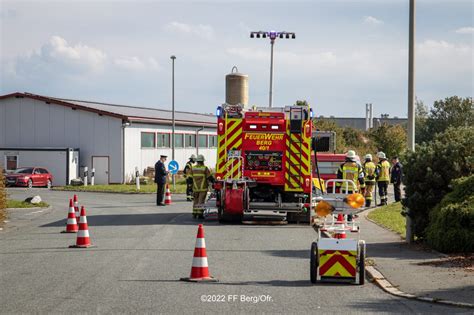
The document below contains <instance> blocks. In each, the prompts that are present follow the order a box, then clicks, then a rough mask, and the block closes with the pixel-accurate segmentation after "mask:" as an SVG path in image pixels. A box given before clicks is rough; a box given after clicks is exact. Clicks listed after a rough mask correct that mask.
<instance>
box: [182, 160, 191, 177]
mask: <svg viewBox="0 0 474 315" xmlns="http://www.w3.org/2000/svg"><path fill="white" fill-rule="evenodd" d="M192 167H193V163H191V161H188V162H187V163H186V166H184V170H183V174H184V178H187V177H188V176H189V172H190V171H191V168H192Z"/></svg>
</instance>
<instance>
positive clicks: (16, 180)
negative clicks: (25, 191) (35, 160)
mask: <svg viewBox="0 0 474 315" xmlns="http://www.w3.org/2000/svg"><path fill="white" fill-rule="evenodd" d="M5 181H6V184H7V186H23V187H28V188H31V187H33V186H43V187H48V188H51V186H52V185H53V175H52V174H51V173H50V172H49V171H48V170H47V169H45V168H43V167H22V168H19V169H17V170H15V171H14V172H13V173H11V174H6V176H5Z"/></svg>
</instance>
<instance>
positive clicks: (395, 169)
mask: <svg viewBox="0 0 474 315" xmlns="http://www.w3.org/2000/svg"><path fill="white" fill-rule="evenodd" d="M402 177H403V166H402V164H401V163H400V161H399V160H398V157H397V156H394V157H393V158H392V171H391V173H390V183H392V184H393V192H394V194H395V202H398V201H401V200H402V192H401V190H400V185H401V183H402Z"/></svg>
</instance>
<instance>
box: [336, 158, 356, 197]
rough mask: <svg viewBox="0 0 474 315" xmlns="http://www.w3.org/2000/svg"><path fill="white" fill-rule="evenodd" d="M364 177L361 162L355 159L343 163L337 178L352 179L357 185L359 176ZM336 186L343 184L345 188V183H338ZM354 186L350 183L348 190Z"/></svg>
mask: <svg viewBox="0 0 474 315" xmlns="http://www.w3.org/2000/svg"><path fill="white" fill-rule="evenodd" d="M360 177H362V168H361V167H360V165H359V164H357V163H356V162H353V161H347V162H344V163H342V164H341V166H340V167H339V170H338V171H337V178H338V179H350V180H352V181H353V182H354V184H356V185H357V183H358V180H359V178H360ZM336 186H343V188H345V184H344V185H343V184H342V183H337V184H336ZM352 188H353V186H352V185H349V186H348V190H349V191H352Z"/></svg>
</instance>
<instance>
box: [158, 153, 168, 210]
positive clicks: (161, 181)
mask: <svg viewBox="0 0 474 315" xmlns="http://www.w3.org/2000/svg"><path fill="white" fill-rule="evenodd" d="M166 158H167V156H166V155H161V156H160V159H159V160H158V162H156V164H155V183H156V185H157V189H156V205H157V206H164V205H165V204H164V203H163V198H164V195H165V185H166V177H167V176H168V172H167V171H166V167H165V162H166Z"/></svg>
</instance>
